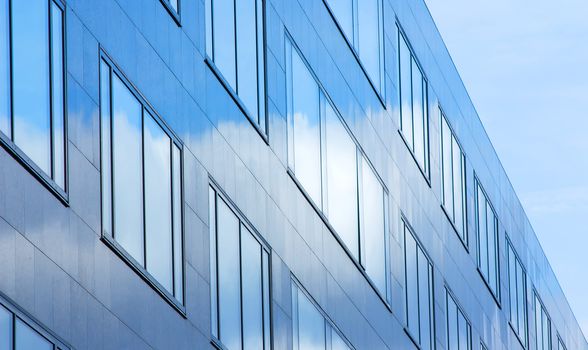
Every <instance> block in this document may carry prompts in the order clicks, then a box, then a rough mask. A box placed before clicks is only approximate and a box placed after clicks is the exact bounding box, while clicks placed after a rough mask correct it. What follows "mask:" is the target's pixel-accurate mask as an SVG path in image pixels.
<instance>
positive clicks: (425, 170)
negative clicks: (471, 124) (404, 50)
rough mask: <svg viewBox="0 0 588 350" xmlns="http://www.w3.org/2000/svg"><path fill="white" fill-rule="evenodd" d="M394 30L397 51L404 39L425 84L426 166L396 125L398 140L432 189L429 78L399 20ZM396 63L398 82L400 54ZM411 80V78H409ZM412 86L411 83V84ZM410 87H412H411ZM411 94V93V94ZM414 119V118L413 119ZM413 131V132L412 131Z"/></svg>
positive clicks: (424, 126)
mask: <svg viewBox="0 0 588 350" xmlns="http://www.w3.org/2000/svg"><path fill="white" fill-rule="evenodd" d="M396 28H397V34H398V38H397V39H396V41H397V47H398V50H400V39H401V38H402V39H404V42H405V43H406V46H407V47H408V50H409V52H410V56H411V58H412V59H413V60H414V62H415V63H416V65H417V67H418V68H419V70H420V73H421V75H422V78H423V81H424V82H425V84H424V92H425V98H424V102H426V106H424V108H423V111H424V113H425V115H426V120H425V123H424V125H423V128H424V129H426V132H427V135H426V137H425V142H426V145H425V146H426V147H424V148H425V151H426V152H427V154H426V159H425V162H426V163H427V164H422V165H421V163H420V162H419V161H418V159H417V156H416V154H415V153H414V151H413V149H412V146H411V145H410V143H409V142H408V140H407V139H406V136H404V133H403V132H402V129H401V128H400V124H399V125H398V126H399V128H398V134H399V135H400V138H401V139H402V141H403V142H404V144H405V145H406V148H408V151H409V153H410V155H411V156H412V159H414V161H415V163H416V165H417V168H419V170H420V172H421V174H422V175H423V177H424V178H425V181H426V182H427V184H428V185H429V187H431V188H432V184H431V130H430V125H429V124H430V120H431V116H430V111H429V109H430V108H429V98H430V97H431V96H430V94H429V85H430V84H429V78H427V74H426V73H425V70H424V69H423V66H422V65H421V63H420V62H419V59H418V57H417V56H416V54H415V52H414V49H413V48H412V45H411V43H410V41H409V40H408V35H406V32H405V31H404V29H403V28H402V25H401V24H400V22H399V19H398V18H396ZM396 63H397V65H398V70H399V71H398V80H399V81H400V80H401V79H402V77H401V76H400V54H399V55H398V56H397V60H396ZM411 79H412V78H411ZM411 84H412V83H411ZM411 86H412V85H411ZM400 90H401V87H400V85H399V86H398V96H400V94H401V91H400ZM411 94H412V92H411ZM399 106H400V107H399V113H400V114H399V120H402V102H401V103H400V105H399ZM413 119H414V117H413ZM413 131H414V130H413Z"/></svg>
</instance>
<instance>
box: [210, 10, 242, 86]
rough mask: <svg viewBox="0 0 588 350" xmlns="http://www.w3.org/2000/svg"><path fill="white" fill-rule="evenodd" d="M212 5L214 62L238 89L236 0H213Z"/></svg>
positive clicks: (225, 77)
mask: <svg viewBox="0 0 588 350" xmlns="http://www.w3.org/2000/svg"><path fill="white" fill-rule="evenodd" d="M212 6H213V7H212V34H213V36H212V40H214V43H213V48H214V57H213V60H214V64H215V65H216V66H217V67H218V68H219V69H220V71H221V72H222V74H223V78H224V79H225V80H226V81H227V82H228V83H229V84H230V85H231V87H232V88H233V90H234V91H237V61H236V51H235V7H234V6H235V3H234V0H213V1H212Z"/></svg>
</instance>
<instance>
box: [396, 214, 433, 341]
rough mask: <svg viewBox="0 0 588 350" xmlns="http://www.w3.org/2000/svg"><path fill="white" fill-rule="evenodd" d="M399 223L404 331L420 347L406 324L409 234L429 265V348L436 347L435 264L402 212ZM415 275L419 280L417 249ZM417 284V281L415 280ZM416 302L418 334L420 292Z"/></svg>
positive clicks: (407, 310) (419, 325)
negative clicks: (400, 231) (401, 239)
mask: <svg viewBox="0 0 588 350" xmlns="http://www.w3.org/2000/svg"><path fill="white" fill-rule="evenodd" d="M401 225H402V226H403V231H404V237H403V245H402V246H403V250H404V256H403V258H404V301H405V303H404V307H405V317H406V324H405V326H404V331H405V333H406V334H407V335H408V337H409V338H410V340H411V341H412V342H413V343H414V345H415V346H416V347H417V348H418V349H422V344H421V342H420V341H419V340H418V339H416V338H417V337H416V335H413V332H412V331H411V330H410V328H409V326H408V318H409V317H408V315H409V307H408V287H407V286H408V264H407V260H408V259H407V251H406V235H407V234H410V235H411V236H412V237H413V239H414V241H415V245H416V247H417V249H418V250H420V251H421V252H422V253H423V255H424V256H425V258H426V259H427V262H428V265H429V266H428V267H429V269H428V270H429V276H428V280H429V288H430V289H429V294H430V295H429V299H430V300H429V304H430V305H429V316H430V319H429V330H430V337H431V339H430V344H431V348H430V349H431V350H434V349H436V342H435V339H436V335H437V331H436V322H435V318H436V315H435V276H434V275H435V274H434V272H435V271H434V269H435V266H434V265H433V259H431V256H430V255H429V253H428V252H427V251H426V250H425V248H424V246H423V244H422V242H421V240H420V239H419V238H418V236H417V235H416V233H415V231H414V229H413V227H412V226H411V225H410V223H409V222H408V219H407V218H406V216H405V215H404V214H402V213H401ZM416 258H417V268H416V269H417V270H416V271H417V276H416V279H417V281H419V275H420V274H419V269H418V251H417V256H416ZM417 284H418V282H417ZM417 304H418V310H417V312H418V315H419V317H418V318H419V323H418V327H419V334H420V333H421V331H422V330H421V329H420V327H421V323H420V318H421V314H420V306H421V303H420V294H419V295H418V300H417Z"/></svg>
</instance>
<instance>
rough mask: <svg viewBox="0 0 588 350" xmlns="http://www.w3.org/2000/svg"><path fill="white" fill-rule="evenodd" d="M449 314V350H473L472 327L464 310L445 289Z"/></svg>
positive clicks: (446, 310)
mask: <svg viewBox="0 0 588 350" xmlns="http://www.w3.org/2000/svg"><path fill="white" fill-rule="evenodd" d="M445 296H446V299H445V300H446V309H445V312H446V314H447V350H472V326H471V324H470V321H469V320H468V319H467V318H466V316H465V314H464V313H463V311H462V309H461V308H460V307H459V305H458V304H457V303H456V302H455V299H453V296H452V295H451V293H450V292H449V290H448V289H447V288H446V289H445Z"/></svg>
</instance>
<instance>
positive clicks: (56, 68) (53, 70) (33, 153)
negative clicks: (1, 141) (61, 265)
mask: <svg viewBox="0 0 588 350" xmlns="http://www.w3.org/2000/svg"><path fill="white" fill-rule="evenodd" d="M9 4H10V6H9ZM61 6H62V5H61V4H57V3H55V2H52V1H46V0H33V1H10V0H1V1H0V23H2V24H0V26H1V27H0V61H2V62H3V64H2V67H1V68H0V82H1V84H0V132H2V133H3V134H4V136H5V137H6V139H8V140H11V141H12V142H14V145H16V146H18V149H19V150H20V151H22V152H23V154H24V155H26V157H28V158H29V159H30V160H31V161H32V162H33V163H34V164H35V165H36V166H37V167H38V168H39V169H40V170H41V171H42V172H43V173H44V174H45V175H47V176H48V177H49V178H51V179H52V180H53V181H54V182H55V184H56V185H57V187H59V188H60V189H62V190H66V188H65V170H66V168H65V159H66V157H65V142H66V141H65V112H64V109H65V98H64V96H65V82H64V71H65V70H64V64H65V59H64V57H65V55H64V45H63V35H64V34H63V27H64V24H63V9H62V7H61ZM9 9H10V10H9ZM11 73H12V81H11Z"/></svg>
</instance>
